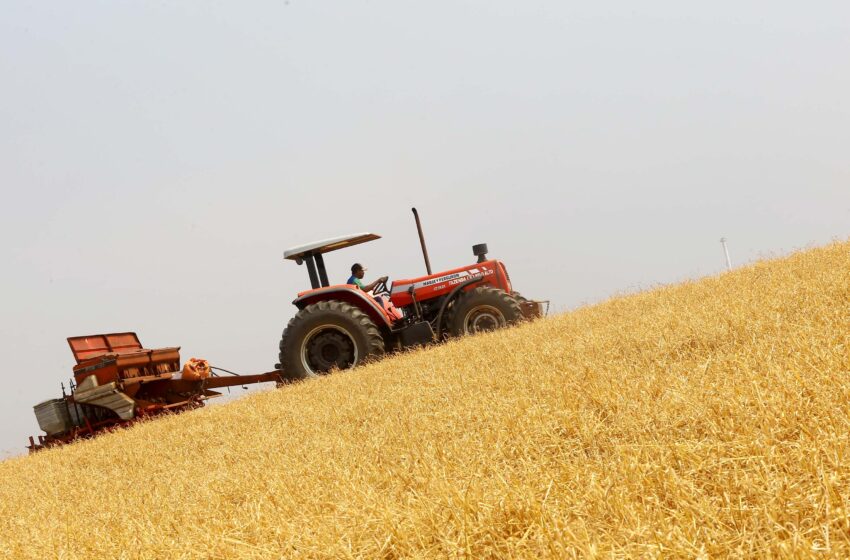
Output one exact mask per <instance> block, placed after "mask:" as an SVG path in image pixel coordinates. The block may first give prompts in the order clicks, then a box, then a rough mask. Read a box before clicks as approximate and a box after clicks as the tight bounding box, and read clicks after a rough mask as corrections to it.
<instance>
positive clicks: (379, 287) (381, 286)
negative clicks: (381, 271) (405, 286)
mask: <svg viewBox="0 0 850 560" xmlns="http://www.w3.org/2000/svg"><path fill="white" fill-rule="evenodd" d="M388 281H389V278H387V280H381V281H380V282H378V283H377V284H375V287H374V288H373V289H372V293H373V294H375V295H376V296H379V295H382V294H387V295H390V290H389V288H387V282H388Z"/></svg>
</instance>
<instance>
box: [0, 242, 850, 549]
mask: <svg viewBox="0 0 850 560" xmlns="http://www.w3.org/2000/svg"><path fill="white" fill-rule="evenodd" d="M0 481H2V484H0V520H2V528H0V556H2V557H5V558H27V557H31V558H51V557H62V558H158V559H160V558H276V557H286V558H302V557H303V558H315V557H324V558H345V557H355V558H360V557H362V558H399V557H414V558H416V557H419V558H433V557H445V556H448V557H476V558H478V557H529V558H533V557H559V558H562V557H570V556H581V557H585V556H592V555H594V554H598V555H604V556H606V557H609V556H610V555H611V554H612V553H613V554H615V555H621V556H647V555H649V556H655V555H657V556H665V557H667V556H672V555H682V556H687V557H695V556H701V555H705V556H710V557H722V556H728V555H741V556H752V555H765V554H773V555H796V556H804V555H809V554H812V555H814V554H818V552H819V551H822V552H821V553H826V554H827V555H830V556H835V557H850V510H848V507H850V242H844V243H835V244H832V245H830V246H828V247H824V248H819V249H814V250H810V251H805V252H800V253H796V254H793V255H792V256H790V257H788V258H784V259H781V260H776V261H770V262H761V263H758V264H756V265H754V266H750V267H747V268H745V269H742V270H738V271H735V272H732V273H729V274H724V275H722V276H719V277H715V278H708V279H704V280H701V281H699V282H692V283H686V284H683V285H678V286H672V287H666V288H662V289H658V290H654V291H651V292H646V293H642V294H637V295H633V296H629V297H623V298H617V299H613V300H611V301H608V302H606V303H604V304H601V305H597V306H593V307H588V308H584V309H581V310H578V311H576V312H574V313H569V314H565V315H561V316H557V317H553V318H550V319H546V320H542V321H538V322H536V323H532V324H527V325H524V326H521V327H519V328H516V329H511V330H507V331H503V332H499V333H494V334H491V335H485V336H479V337H475V338H468V339H464V340H459V341H455V342H452V343H449V344H446V345H444V346H441V347H438V348H434V349H430V350H427V351H420V352H414V353H410V354H405V355H402V356H399V357H396V358H393V359H388V360H385V361H383V362H380V363H377V364H373V365H371V366H368V367H365V368H362V369H359V370H355V371H353V372H348V373H341V374H336V375H333V376H329V377H327V378H323V379H321V380H318V381H314V382H308V383H302V384H298V385H295V386H291V387H286V388H283V389H280V390H270V391H267V392H263V393H259V394H255V395H253V396H249V397H246V398H244V399H241V400H239V401H237V402H234V403H232V404H228V405H225V406H219V407H210V408H207V409H203V410H199V411H195V412H191V413H187V414H184V415H181V416H175V417H171V418H167V419H163V420H158V421H154V422H150V423H147V424H145V425H141V426H138V427H136V428H133V429H131V430H127V431H125V432H122V433H117V434H113V435H109V436H105V437H102V438H99V439H96V440H94V441H91V442H85V443H82V444H76V445H72V446H69V447H66V448H63V449H57V450H53V451H48V452H44V453H41V454H37V455H35V456H31V457H23V458H19V459H13V460H8V461H5V462H3V463H2V464H0Z"/></svg>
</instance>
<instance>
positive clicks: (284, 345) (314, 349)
mask: <svg viewBox="0 0 850 560" xmlns="http://www.w3.org/2000/svg"><path fill="white" fill-rule="evenodd" d="M383 353H384V339H383V337H382V336H381V332H380V331H379V330H378V327H376V326H375V323H373V322H372V319H370V318H369V316H368V315H366V314H365V313H363V311H361V310H360V309H358V308H357V307H355V306H353V305H351V304H348V303H345V302H342V301H335V300H331V301H320V302H318V303H314V304H312V305H308V306H307V307H305V308H304V309H302V310H301V311H299V312H298V313H296V314H295V317H293V318H292V320H290V321H289V324H288V325H287V326H286V329H285V330H284V331H283V336H282V337H281V339H280V365H281V368H282V369H283V373H284V376H285V377H287V378H289V379H306V378H309V377H316V376H319V375H324V374H326V373H328V372H330V371H332V370H333V369H351V368H353V367H356V366H358V365H360V364H362V363H363V362H365V361H366V360H368V359H369V358H372V357H375V356H378V355H381V354H383Z"/></svg>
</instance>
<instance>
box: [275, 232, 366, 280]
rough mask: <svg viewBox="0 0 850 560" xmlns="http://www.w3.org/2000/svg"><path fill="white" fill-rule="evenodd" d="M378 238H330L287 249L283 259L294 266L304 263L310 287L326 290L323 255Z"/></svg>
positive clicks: (350, 236) (360, 234)
mask: <svg viewBox="0 0 850 560" xmlns="http://www.w3.org/2000/svg"><path fill="white" fill-rule="evenodd" d="M380 238H381V236H380V235H377V234H375V233H353V234H349V235H342V236H340V237H332V238H331V239H324V240H322V241H314V242H313V243H307V244H306V245H301V246H299V247H293V248H291V249H287V250H286V251H284V253H283V258H284V259H289V260H293V261H295V263H296V264H305V263H306V264H307V273H308V274H309V275H310V285H311V286H312V287H313V289H314V290H316V289H319V288H326V287H328V286H329V285H330V283H329V282H328V273H327V269H325V260H324V258H322V255H323V254H325V253H330V252H331V251H336V250H337V249H345V248H346V247H353V246H354V245H360V244H361V243H366V242H368V241H374V240H375V239H380Z"/></svg>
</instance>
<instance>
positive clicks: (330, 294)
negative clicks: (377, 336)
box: [292, 284, 392, 329]
mask: <svg viewBox="0 0 850 560" xmlns="http://www.w3.org/2000/svg"><path fill="white" fill-rule="evenodd" d="M328 300H337V301H344V302H345V303H350V304H351V305H354V306H355V307H357V308H358V309H360V310H361V311H363V312H364V313H366V314H367V315H368V316H369V318H370V319H372V321H374V323H375V324H376V325H378V326H379V327H386V328H388V329H390V328H392V321H391V319H390V317H388V316H387V312H386V311H384V310H383V309H382V308H381V306H379V305H378V302H376V301H375V300H374V299H372V297H371V296H370V295H368V294H366V293H365V292H363V290H361V289H359V288H357V287H355V286H352V285H350V284H341V285H338V286H328V287H326V288H318V289H316V290H310V291H307V292H302V293H300V294H298V297H297V298H295V299H294V300H293V301H292V305H294V306H295V307H297V308H298V309H299V310H301V309H304V308H305V307H307V306H308V305H311V304H313V303H318V302H320V301H328Z"/></svg>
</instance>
